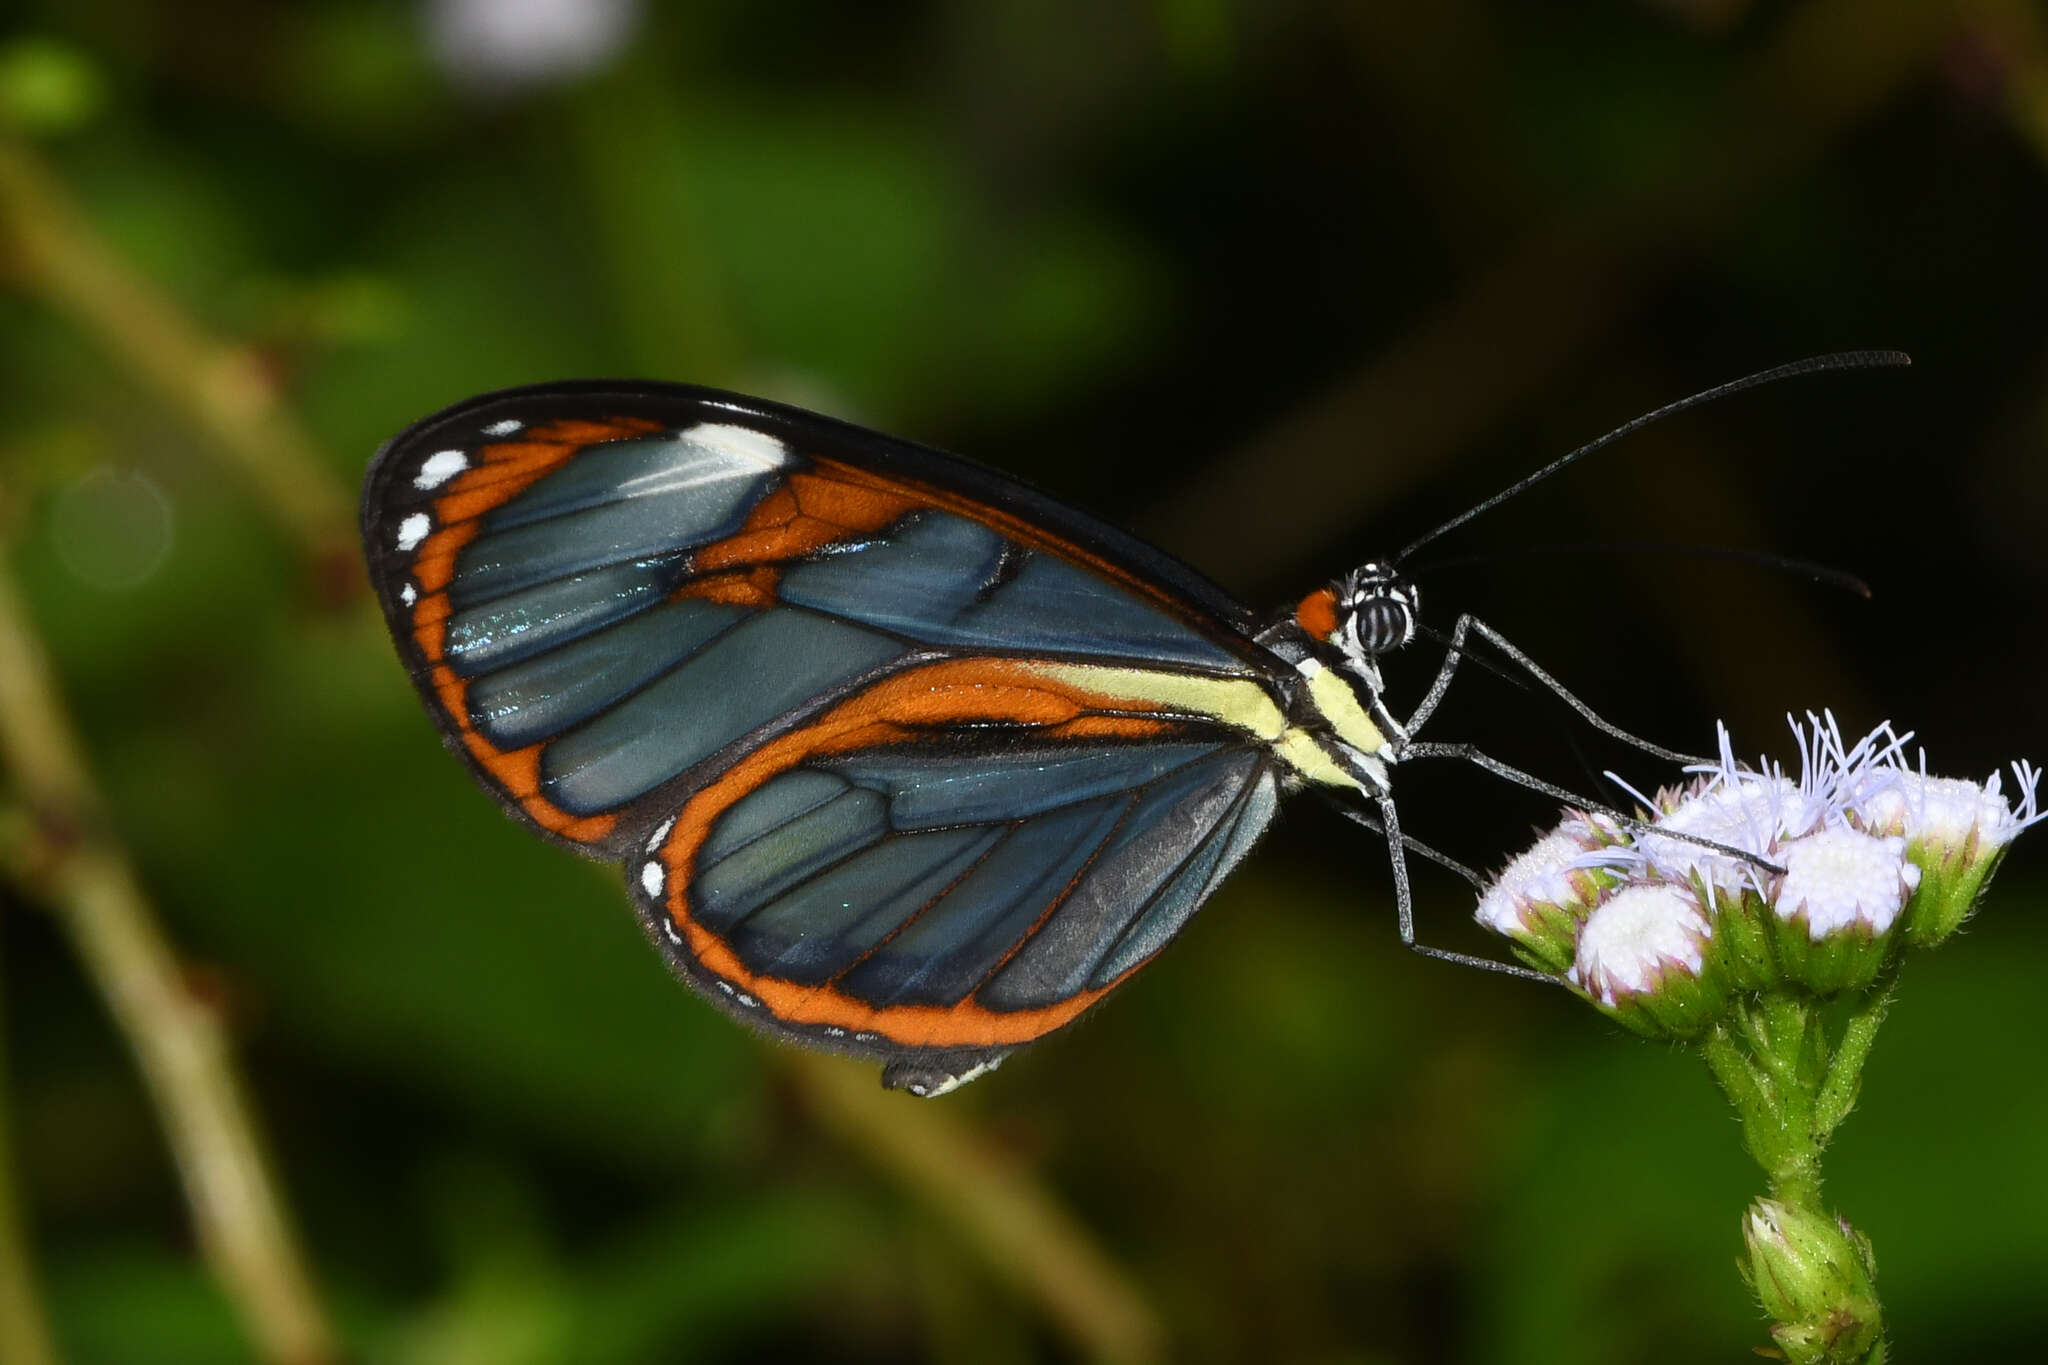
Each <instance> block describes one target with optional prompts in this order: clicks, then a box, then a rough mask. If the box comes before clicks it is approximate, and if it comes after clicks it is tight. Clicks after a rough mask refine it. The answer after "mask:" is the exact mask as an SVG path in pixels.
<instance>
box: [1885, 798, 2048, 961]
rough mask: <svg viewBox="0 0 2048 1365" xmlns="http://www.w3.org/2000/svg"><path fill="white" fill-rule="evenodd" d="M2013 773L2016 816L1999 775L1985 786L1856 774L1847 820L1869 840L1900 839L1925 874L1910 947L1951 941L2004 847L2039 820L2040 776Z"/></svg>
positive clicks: (1911, 916) (1909, 930) (1913, 906)
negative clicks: (1877, 835)
mask: <svg viewBox="0 0 2048 1365" xmlns="http://www.w3.org/2000/svg"><path fill="white" fill-rule="evenodd" d="M2013 772H2014V775H2015V776H2016V777H2017V778H2018V779H2019V786H2020V799H2019V805H2018V807H2017V809H2015V808H2014V806H2012V805H2011V804H2009V803H2008V802H2007V801H2006V799H2005V795H2004V791H2003V788H2002V784H2001V782H2000V779H1999V775H1998V774H1997V773H1993V774H1992V775H1991V778H1990V780H1989V781H1987V782H1985V783H1984V784H1983V785H1982V786H1979V785H1978V784H1977V783H1975V782H1967V781H1962V780H1959V779H1956V778H1944V777H1928V776H1927V775H1926V774H1925V773H1919V772H1913V771H1911V770H1909V769H1906V768H1901V767H1884V768H1876V769H1873V770H1871V771H1869V772H1867V773H1863V774H1859V776H1860V777H1861V778H1862V781H1861V783H1860V784H1859V789H1858V791H1857V792H1856V793H1855V794H1854V796H1853V798H1852V804H1851V808H1850V809H1851V815H1852V817H1853V818H1854V819H1855V820H1856V821H1857V823H1858V824H1860V825H1861V826H1862V827H1863V828H1864V829H1867V830H1870V831H1872V832H1873V833H1880V834H1886V835H1892V836H1896V837H1899V838H1902V839H1904V840H1905V843H1906V856H1907V857H1908V858H1910V859H1911V860H1912V862H1913V864H1914V866H1915V867H1917V868H1918V869H1919V870H1920V872H1921V874H1922V875H1921V881H1920V885H1919V889H1918V892H1917V894H1915V895H1914V897H1913V898H1912V900H1911V902H1910V903H1909V904H1908V905H1907V907H1906V915H1905V918H1906V926H1905V935H1906V939H1907V941H1908V942H1909V943H1911V944H1912V945H1913V946H1914V947H1916V948H1931V947H1933V946H1934V945H1935V944H1937V943H1940V942H1942V941H1943V940H1944V939H1946V938H1948V937H1949V935H1951V934H1953V933H1954V932H1955V931H1956V930H1957V928H1959V927H1960V926H1961V925H1962V922H1963V921H1964V920H1965V919H1967V918H1969V915H1970V912H1971V911H1972V910H1973V909H1975V908H1976V904H1977V898H1978V896H1979V895H1980V894H1981V893H1982V891H1983V889H1984V884H1985V883H1986V882H1987V881H1988V880H1989V879H1990V877H1991V874H1992V872H1993V871H1995V870H1996V869H1997V867H1998V863H1999V861H2000V859H2002V858H2003V857H2004V856H2005V850H2006V846H2007V845H2009V844H2010V843H2011V842H2012V841H2013V839H2014V837H2015V836H2017V835H2018V834H2019V832H2020V831H2021V830H2023V829H2025V828H2026V827H2027V826H2029V825H2031V824H2033V823H2035V822H2036V821H2038V820H2040V819H2042V818H2043V817H2042V812H2041V811H2040V809H2039V805H2038V799H2037V796H2036V783H2037V781H2038V780H2039V774H2038V773H2037V772H2036V771H2035V770H2034V769H2033V768H2032V767H2031V766H2030V765H2027V764H2015V765H2014V768H2013Z"/></svg>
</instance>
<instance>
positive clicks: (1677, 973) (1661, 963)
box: [1570, 882, 1728, 1038]
mask: <svg viewBox="0 0 2048 1365" xmlns="http://www.w3.org/2000/svg"><path fill="white" fill-rule="evenodd" d="M1713 938H1714V928H1713V925H1712V924H1711V923H1710V922H1709V921H1708V919H1707V916H1706V912H1705V911H1703V910H1702V909H1701V908H1700V904H1699V901H1698V900H1696V899H1695V898H1694V897H1693V895H1692V893H1691V892H1690V891H1688V890H1686V889H1685V888H1684V887H1682V886H1678V885H1674V884H1672V883H1669V882H1659V883H1655V884H1651V885H1646V886H1630V887H1626V888H1624V889H1623V890H1620V891H1617V892H1615V893H1614V895H1613V896H1612V897H1610V898H1609V899H1608V900H1606V901H1604V902H1602V903H1601V905H1600V906H1599V907H1598V908H1597V909H1595V910H1594V911H1593V913H1592V914H1591V915H1590V916H1588V917H1587V919H1586V923H1585V925H1584V927H1582V928H1581V929H1580V930H1579V942H1578V950H1577V953H1576V954H1575V957H1574V960H1573V962H1572V968H1571V973H1570V980H1571V982H1572V984H1573V985H1575V986H1577V987H1578V988H1579V989H1580V990H1581V991H1583V992H1584V993H1585V994H1586V996H1587V997H1588V998H1589V999H1591V1000H1592V1001H1593V1003H1594V1004H1596V1005H1598V1006H1600V1008H1601V1009H1602V1010H1603V1011H1604V1012H1605V1013H1606V1014H1608V1015H1609V1016H1610V1017H1612V1018H1614V1019H1616V1020H1618V1021H1619V1022H1621V1023H1623V1024H1625V1025H1627V1026H1628V1027H1629V1028H1632V1029H1634V1030H1635V1031H1636V1032H1638V1033H1641V1034H1643V1035H1644V1036H1645V1037H1651V1038H1690V1037H1693V1036H1694V1035H1696V1034H1698V1033H1699V1032H1700V1031H1701V1030H1703V1029H1704V1028H1706V1026H1707V1025H1708V1024H1710V1023H1712V1022H1713V1021H1714V1020H1715V1019H1716V1018H1718V1017H1719V1016H1720V1014H1721V1011H1722V1009H1723V1008H1724V1007H1725V1006H1726V1004H1727V999H1728V996H1727V990H1726V987H1725V985H1724V984H1723V980H1722V974H1721V971H1720V968H1719V964H1718V961H1717V955H1716V954H1715V952H1714V951H1713V949H1714V943H1713Z"/></svg>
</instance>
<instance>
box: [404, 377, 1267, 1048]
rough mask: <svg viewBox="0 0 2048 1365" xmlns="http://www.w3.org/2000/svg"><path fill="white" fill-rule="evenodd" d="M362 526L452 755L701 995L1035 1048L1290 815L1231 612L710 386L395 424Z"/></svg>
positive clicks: (891, 451)
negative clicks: (631, 919)
mask: <svg viewBox="0 0 2048 1365" xmlns="http://www.w3.org/2000/svg"><path fill="white" fill-rule="evenodd" d="M363 529H364V536H365V541H366V545H367V548H368V554H369V561H370V565H371V570H372V576H373V579H374V580H375V584H376V588H377V591H378V595H379V597H380V600H381V601H382V602H383V605H384V608H385V611H386V614H387V618H388V620H389V621H390V624H391V627H392V632H393V635H394V636H395V638H396V639H397V641H398V644H399V648H400V651H401V653H402V654H403V656H404V657H405V659H406V661H407V664H408V666H409V668H410V670H411V672H412V675H413V677H414V680H415V682H416V683H417V684H418V686H419V689H420V692H421V695H422V696H423V697H424V698H425V700H426V702H427V705H428V707H429V709H430V710H431V711H432V712H433V713H434V715H435V716H436V718H437V720H438V721H439V723H440V725H441V727H442V729H443V731H444V733H445V734H446V735H447V736H448V738H449V742H450V745H451V747H454V748H456V749H457V750H458V752H460V753H462V754H463V756H464V757H465V759H467V760H468V762H469V763H470V765H471V767H472V769H473V770H474V771H475V772H476V773H477V775H478V777H479V779H480V780H482V781H483V782H484V783H485V785H486V786H488V787H489V788H490V789H491V790H492V791H493V792H494V793H496V794H497V795H498V796H499V797H500V798H501V799H502V800H503V801H504V802H505V804H506V805H507V806H508V807H509V808H510V809H511V810H513V811H514V812H516V813H517V814H519V815H520V816H521V817H522V818H524V819H525V820H527V821H528V822H530V823H532V824H533V825H534V826H536V827H537V828H539V829H540V830H542V831H543V832H545V833H547V834H549V835H551V836H552V837H555V838H557V839H560V840H563V841H566V842H568V843H571V844H573V845H576V846H579V847H581V848H582V849H584V850H585V851H587V852H592V853H595V854H599V855H602V856H610V857H616V858H622V859H624V860H626V862H627V864H628V873H629V880H630V881H631V883H632V885H633V887H634V889H635V892H636V897H637V899H638V901H639V903H640V905H641V907H642V910H643V913H644V914H645V915H646V917H647V920H648V922H649V925H650V927H651V928H652V929H653V931H654V937H655V938H656V940H657V942H659V943H661V944H663V945H664V946H665V947H666V948H667V950H668V951H669V954H670V956H671V957H672V959H673V960H674V961H675V962H676V963H677V965H678V966H679V967H680V968H681V969H682V970H683V972H684V974H685V975H686V976H687V977H688V978H689V979H690V980H691V981H692V982H693V983H694V984H696V985H698V986H699V987H700V988H702V989H703V990H704V991H705V992H706V993H707V994H708V995H710V996H711V997H712V998H713V999H714V1000H717V1001H718V1002H719V1003H721V1004H723V1005H724V1006H726V1007H727V1008H728V1009H730V1010H732V1011H733V1012H735V1013H738V1014H741V1015H743V1016H745V1017H748V1018H750V1019H752V1020H753V1021H755V1022H757V1023H759V1024H761V1025H762V1026H763V1027H766V1028H769V1029H771V1030H774V1031H777V1032H781V1033H785V1034H789V1035H793V1036H796V1037H798V1038H800V1039H801V1040H803V1041H807V1042H811V1043H813V1044H817V1045H823V1046H833V1047H839V1048H843V1049H845V1050H850V1051H856V1052H861V1053H865V1054H870V1055H877V1056H883V1057H887V1058H892V1059H897V1060H899V1061H900V1060H902V1059H905V1058H910V1059H916V1058H919V1057H927V1056H930V1057H939V1056H943V1057H947V1058H954V1059H961V1060H972V1059H973V1058H975V1057H978V1056H983V1055H988V1054H999V1053H1000V1052H1001V1051H1002V1050H1003V1049H1005V1048H1007V1047H1011V1046H1015V1045H1017V1044H1019V1043H1022V1042H1026V1041H1029V1040H1030V1039H1031V1038H1034V1037H1037V1036H1039V1035H1041V1034H1043V1033H1045V1032H1047V1031H1048V1030H1050V1029H1052V1028H1055V1027H1058V1026H1059V1025H1060V1024H1062V1023H1064V1022H1066V1021H1067V1020H1069V1019H1071V1018H1073V1017H1074V1016H1075V1015H1077V1014H1078V1013H1080V1012H1081V1011H1082V1010H1083V1009H1085V1008H1086V1007H1087V1006H1088V1005H1089V1004H1091V1003H1093V1001H1094V1000H1096V999H1097V998H1099V997H1100V996H1101V995H1102V994H1103V993H1104V992H1105V991H1107V990H1108V989H1109V988H1110V987H1112V986H1113V985H1115V984H1116V982H1117V981H1119V980H1121V979H1122V978H1123V977H1124V976H1125V975H1127V974H1128V973H1129V972H1130V971H1131V970H1133V969H1135V967H1137V966H1138V965H1141V964H1142V963H1143V962H1144V961H1146V960H1147V959H1149V958H1150V957H1151V956H1152V954H1154V953H1155V952H1157V950H1158V949H1159V947H1161V946H1163V944H1164V943H1165V942H1166V941H1167V939H1169V938H1170V937H1171V936H1172V935H1173V933H1174V932H1176V931H1177V930H1178V929H1179V928H1180V926H1181V925H1182V924H1183V923H1185V921H1186V919H1187V917H1188V915H1190V914H1191V913H1192V912H1193V911H1194V909H1195V908H1196V907H1198V906H1199V905H1200V903H1201V901H1202V900H1203V898H1204V897H1206V896H1207V894H1208V893H1209V891H1210V890H1211V889H1213V887H1214V886H1215V884H1216V883H1217V882H1218V881H1219V880H1220V879H1221V877H1222V875H1223V874H1224V872H1226V871H1227V870H1228V869H1229V867H1230V866H1231V865H1232V864H1233V863H1234V862H1235V861H1236V860H1237V859H1238V858H1239V857H1241V856H1242V855H1243V853H1244V852H1245V851H1246V849H1248V848H1249V846H1250V844H1251V842H1252V841H1253V840H1254V839H1255V838H1256V837H1257V835H1258V834H1259V832H1260V831H1261V830H1263V828H1264V827H1265V825H1266V823H1267V821H1268V820H1269V819H1270V817H1271V813H1272V808H1273V804H1274V800H1275V794H1276V789H1277V779H1276V776H1275V771H1274V766H1273V763H1272V761H1271V759H1270V757H1269V754H1268V752H1267V749H1266V747H1265V745H1264V743H1263V741H1264V740H1266V739H1270V738H1271V735H1270V734H1262V733H1260V731H1261V726H1265V727H1266V728H1267V729H1270V728H1271V727H1270V725H1268V724H1267V722H1266V721H1265V720H1264V719H1261V720H1258V721H1247V720H1246V719H1245V716H1247V715H1252V714H1257V715H1258V716H1260V717H1265V716H1266V715H1267V713H1273V705H1272V703H1271V701H1270V699H1268V697H1267V691H1268V690H1269V688H1268V684H1269V682H1270V680H1271V679H1272V678H1273V677H1274V676H1275V671H1276V665H1275V664H1274V662H1273V661H1272V660H1271V658H1270V656H1268V655H1267V654H1266V653H1265V651H1263V650H1262V649H1260V648H1259V647H1258V646H1257V645H1256V644H1254V643H1252V642H1251V640H1250V638H1249V630H1250V618H1249V616H1248V614H1247V613H1246V612H1245V611H1244V609H1243V608H1242V607H1239V606H1238V605H1237V604H1236V603H1235V602H1233V601H1232V600H1231V599H1230V598H1228V597H1227V596H1226V595H1225V594H1223V593H1222V592H1220V591H1219V590H1217V589H1216V588H1214V587H1213V586H1212V585H1210V584H1208V583H1207V582H1206V580H1203V579H1202V578H1201V577H1200V576H1199V575H1197V574H1195V573H1193V571H1191V570H1188V569H1187V568H1185V567H1184V566H1182V565H1180V564H1178V563H1177V562H1176V561H1174V560H1172V559H1170V558H1168V557H1167V556H1165V555H1163V554H1161V553H1160V552H1158V551H1156V550H1153V549H1151V548H1150V547H1148V546H1145V545H1144V544H1143V543H1142V542H1139V541H1136V540H1135V539H1133V538H1131V537H1129V536H1126V535H1123V534H1122V533H1120V532H1117V531H1115V530H1114V529H1112V528H1109V527H1107V526H1104V525H1102V524H1101V523H1098V522H1095V521H1093V520H1092V519H1090V518H1087V517H1085V516H1084V515H1082V514H1080V513H1077V512H1074V511H1073V510H1072V509H1069V508H1066V507H1063V506H1062V505H1060V504H1058V503H1056V502H1053V501H1052V500H1051V499H1049V498H1046V497H1045V496H1044V495H1042V494H1039V493H1036V492H1035V491H1033V490H1031V489H1029V488H1026V487H1024V486H1023V485H1021V484H1017V483H1015V482H1014V481H1011V480H1008V479H1006V478H1004V477H1003V476H1001V475H999V474H996V473H994V472H992V471H989V470H985V469H982V468H980V467H978V466H974V465H971V464H968V463H966V462H964V461H959V460H955V459H953V458H952V457H950V456H945V455H942V454H939V453H937V452H934V451H929V450H925V449H922V448H920V447H915V446H911V445H907V444H905V443H901V442H894V441H890V440H888V439H887V438H884V437H880V436H877V435H875V434H873V433H870V432H866V431H862V430H861V429H859V428H855V427H850V426H846V425H844V424H841V423H837V422H833V421H830V420H829V419H825V418H821V417H816V416H813V415H811V414H807V413H800V412H797V411H795V410H792V409H785V408H780V407H776V406H774V405H770V404H765V403H761V402H758V401H756V400H750V399H739V398H735V397H733V396H731V395H725V394H719V393H715V392H712V391H708V390H699V389H690V388H683V387H680V386H619V385H572V386H550V387H545V388H540V389H533V390H520V391H513V392H508V393H504V394H497V395H491V396H489V397H486V398H483V399H478V400H474V401H472V402H470V403H467V404H463V405H461V406H459V407H456V408H453V409H450V410H449V411H447V412H445V413H442V414H440V415H438V416H436V417H433V418H429V419H427V420H426V421H424V422H422V423H420V424H418V425H416V426H415V427H413V428H411V429H410V430H408V431H407V432H405V433H404V434H403V435H401V436H400V437H398V438H397V439H396V440H394V441H393V442H392V443H391V444H389V445H388V446H387V447H386V448H385V449H384V450H383V451H382V452H381V453H380V455H379V457H378V459H377V461H376V463H375V465H374V466H373V467H372V470H371V472H370V475H369V478H368V481H367V483H366V486H365V491H364V504H363ZM1274 714H1277V713H1274Z"/></svg>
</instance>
